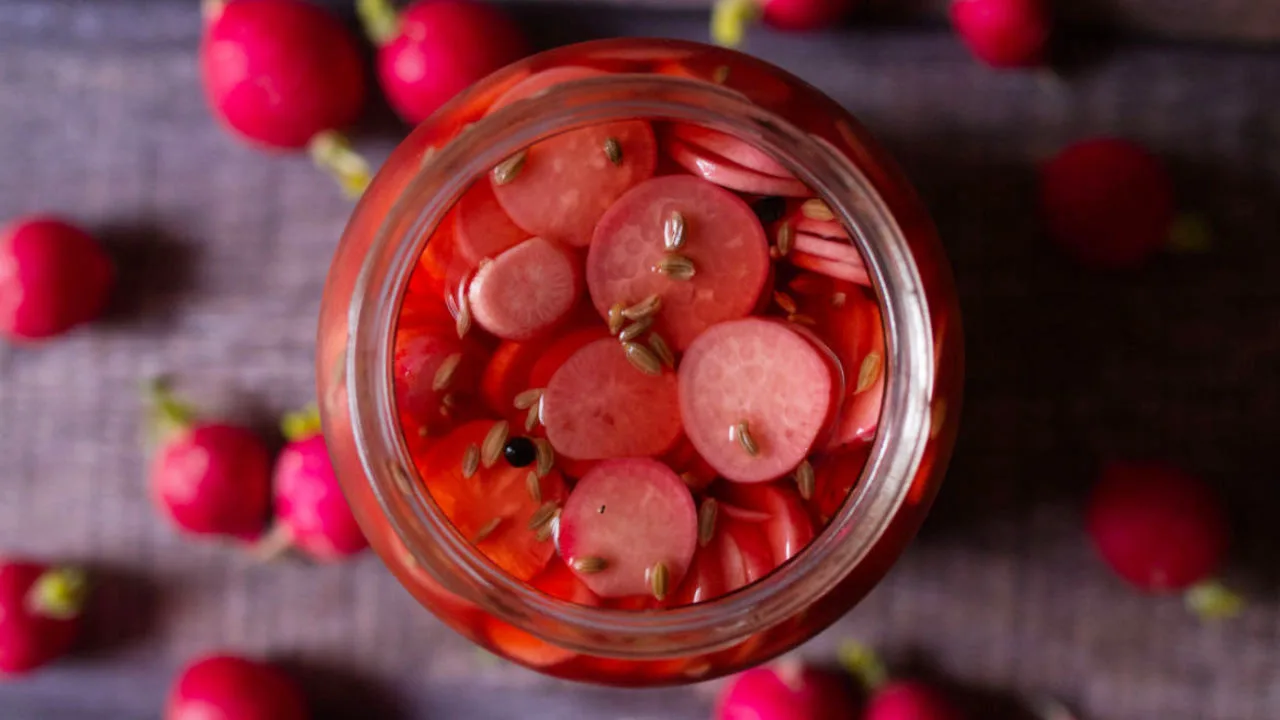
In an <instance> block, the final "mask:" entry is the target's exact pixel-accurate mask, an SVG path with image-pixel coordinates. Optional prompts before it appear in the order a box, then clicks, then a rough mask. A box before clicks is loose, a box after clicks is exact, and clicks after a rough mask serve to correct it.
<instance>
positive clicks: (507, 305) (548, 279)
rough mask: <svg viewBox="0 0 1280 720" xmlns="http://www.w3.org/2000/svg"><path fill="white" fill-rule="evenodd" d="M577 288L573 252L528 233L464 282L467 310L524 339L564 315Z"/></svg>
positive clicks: (503, 333) (498, 331)
mask: <svg viewBox="0 0 1280 720" xmlns="http://www.w3.org/2000/svg"><path fill="white" fill-rule="evenodd" d="M581 291H582V279H581V271H580V270H579V268H578V263H577V258H575V257H574V256H573V255H571V254H570V253H569V252H567V251H565V250H564V249H562V248H560V247H557V246H556V245H554V244H552V243H550V242H548V241H546V240H543V239H542V238H530V239H529V240H526V241H525V242H522V243H520V244H519V245H517V246H515V247H513V248H511V249H510V250H507V251H506V252H504V253H502V254H501V255H499V256H498V257H497V259H495V260H493V261H492V262H490V263H486V264H484V265H483V266H482V267H481V268H480V270H479V271H478V272H476V276H475V278H474V279H472V280H471V284H470V285H469V286H468V287H467V298H468V299H469V300H470V302H471V313H472V315H473V316H474V317H475V319H476V322H478V323H480V326H481V327H483V328H484V329H485V330H488V331H489V332H491V333H493V334H494V335H497V336H498V337H500V338H504V339H506V340H527V339H529V338H531V337H535V336H537V335H538V334H540V333H542V332H544V331H546V330H548V329H550V328H551V327H552V326H554V325H555V324H556V323H558V322H560V321H561V320H563V319H564V318H565V317H566V316H568V314H569V312H570V311H571V310H573V306H574V303H576V302H577V300H578V295H579V293H580V292H581Z"/></svg>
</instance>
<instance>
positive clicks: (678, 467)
mask: <svg viewBox="0 0 1280 720" xmlns="http://www.w3.org/2000/svg"><path fill="white" fill-rule="evenodd" d="M662 460H663V462H665V463H666V464H667V467H670V468H671V469H672V470H675V471H676V473H678V474H679V475H680V479H681V480H684V484H685V485H688V486H689V489H690V490H692V491H693V492H695V493H697V492H702V491H703V490H706V489H707V487H708V486H709V485H711V483H713V482H715V479H716V469H715V468H713V467H711V465H710V464H709V463H708V462H707V461H706V460H704V459H703V458H702V456H701V455H699V454H698V449H697V448H695V447H694V446H693V443H691V442H689V438H687V437H685V436H683V435H682V436H681V437H680V439H679V440H677V441H676V444H675V446H674V447H672V448H671V450H670V451H668V452H667V454H666V455H664V456H663V458H662Z"/></svg>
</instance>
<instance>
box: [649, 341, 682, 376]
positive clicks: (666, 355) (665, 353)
mask: <svg viewBox="0 0 1280 720" xmlns="http://www.w3.org/2000/svg"><path fill="white" fill-rule="evenodd" d="M649 349H650V350H652V351H653V354H654V355H656V356H658V359H659V360H661V361H662V364H663V365H666V366H667V367H669V368H671V369H672V370H674V369H675V367H676V356H675V355H674V354H672V352H671V346H670V345H668V344H667V341H666V340H663V339H662V336H661V335H659V334H658V333H656V332H651V333H649Z"/></svg>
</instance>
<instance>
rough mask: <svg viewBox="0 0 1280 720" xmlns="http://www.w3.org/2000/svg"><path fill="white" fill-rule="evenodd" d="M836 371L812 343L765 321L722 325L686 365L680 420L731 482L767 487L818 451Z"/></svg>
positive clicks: (704, 338) (696, 343)
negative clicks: (833, 371)
mask: <svg viewBox="0 0 1280 720" xmlns="http://www.w3.org/2000/svg"><path fill="white" fill-rule="evenodd" d="M832 383H833V379H832V377H831V369H830V368H829V367H828V365H827V362H826V361H825V360H824V359H823V357H822V355H821V354H820V353H819V352H818V350H817V349H816V348H814V346H813V345H812V344H810V343H809V341H807V340H805V339H804V338H802V337H801V336H800V335H798V334H796V333H795V332H793V331H792V330H791V329H790V328H788V327H787V326H786V325H784V324H782V323H779V322H774V321H771V320H763V319H760V318H747V319H744V320H734V321H732V322H724V323H720V324H719V325H715V326H713V327H711V328H710V329H708V330H707V331H706V332H704V333H702V335H700V336H699V337H698V339H697V340H695V341H694V343H693V345H691V346H689V350H688V352H686V353H685V355H684V360H683V361H682V362H681V363H680V415H681V418H682V419H683V421H684V428H685V432H686V433H687V434H688V436H689V440H690V441H692V442H693V445H694V447H696V448H697V449H698V452H699V453H701V454H702V457H704V458H706V459H707V462H709V463H711V466H712V467H714V468H715V469H716V470H718V471H720V474H721V475H723V476H724V477H726V478H728V479H730V480H734V481H737V482H763V481H766V480H772V479H774V478H777V477H780V476H782V475H785V474H786V473H789V472H791V471H792V470H793V469H795V467H796V465H798V464H799V463H800V461H801V460H803V459H805V456H807V455H808V454H809V452H810V451H811V450H812V449H813V444H814V442H815V441H816V439H817V436H818V431H819V430H821V429H822V426H823V423H824V421H825V419H826V417H827V412H828V409H829V408H830V406H831V385H832Z"/></svg>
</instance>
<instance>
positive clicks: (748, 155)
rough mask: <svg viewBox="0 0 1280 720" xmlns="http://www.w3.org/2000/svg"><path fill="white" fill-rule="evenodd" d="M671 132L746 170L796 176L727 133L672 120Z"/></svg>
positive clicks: (693, 145) (765, 173)
mask: <svg viewBox="0 0 1280 720" xmlns="http://www.w3.org/2000/svg"><path fill="white" fill-rule="evenodd" d="M670 132H671V135H672V136H673V137H675V138H678V139H680V140H683V141H684V142H686V143H688V144H689V145H690V146H692V147H694V148H699V149H703V150H708V151H710V152H712V153H715V154H716V155H719V156H721V157H723V158H724V159H726V160H729V161H731V162H735V163H737V164H739V165H741V166H742V167H743V168H746V169H747V170H753V171H755V172H758V173H761V174H764V175H772V176H774V177H780V178H791V179H794V178H795V175H792V174H791V171H790V170H788V169H787V168H786V167H784V166H783V165H782V163H780V162H778V161H777V160H774V159H773V158H772V157H770V156H769V154H768V153H766V152H764V151H763V150H761V149H759V148H757V147H756V146H754V145H752V144H751V143H749V142H746V141H744V140H739V139H738V138H736V137H734V136H732V135H730V134H728V133H723V132H720V131H719V130H712V129H711V128H705V127H702V126H701V125H690V124H688V123H673V124H672V125H671V131H670Z"/></svg>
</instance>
